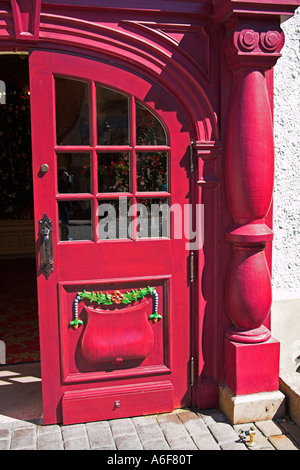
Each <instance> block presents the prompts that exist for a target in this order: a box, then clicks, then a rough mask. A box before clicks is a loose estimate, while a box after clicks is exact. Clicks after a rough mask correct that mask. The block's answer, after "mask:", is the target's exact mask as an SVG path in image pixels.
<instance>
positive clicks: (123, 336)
mask: <svg viewBox="0 0 300 470" xmlns="http://www.w3.org/2000/svg"><path fill="white" fill-rule="evenodd" d="M84 310H85V312H86V314H87V317H88V318H87V320H86V325H85V328H84V332H83V334H82V335H81V340H80V349H81V353H82V355H83V357H84V358H85V359H86V360H87V361H88V362H89V363H91V364H98V363H100V362H110V363H113V364H116V365H123V364H124V365H125V361H128V360H133V359H134V360H136V359H138V360H140V361H142V360H144V359H145V358H146V357H147V356H148V355H149V354H150V353H151V352H152V350H153V346H154V344H153V343H154V334H153V330H152V328H151V325H150V321H149V320H148V318H149V316H150V314H151V313H152V311H151V305H150V303H149V301H148V300H147V301H145V302H141V304H140V305H136V306H130V307H129V306H127V307H125V308H122V309H113V310H112V311H111V310H109V311H106V310H102V309H98V308H96V309H95V308H93V307H87V306H86V307H84Z"/></svg>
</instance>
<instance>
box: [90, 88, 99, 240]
mask: <svg viewBox="0 0 300 470" xmlns="http://www.w3.org/2000/svg"><path fill="white" fill-rule="evenodd" d="M90 103H91V105H90V143H91V145H92V148H93V150H92V155H91V157H92V158H91V192H92V194H93V196H94V197H93V200H92V202H91V214H92V215H91V218H92V233H93V240H94V242H97V241H98V240H99V239H98V233H97V207H98V203H97V200H96V198H95V196H96V194H97V193H98V158H97V152H96V146H97V99H96V85H95V82H94V81H92V82H91V84H90Z"/></svg>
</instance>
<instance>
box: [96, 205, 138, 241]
mask: <svg viewBox="0 0 300 470" xmlns="http://www.w3.org/2000/svg"><path fill="white" fill-rule="evenodd" d="M130 203H131V200H130V199H127V197H120V198H119V199H111V200H109V199H103V200H101V201H99V203H98V212H97V215H98V226H97V233H98V237H99V239H100V240H114V239H122V238H123V239H124V238H131V235H130V222H131V217H130V216H129V214H128V210H129V206H130Z"/></svg>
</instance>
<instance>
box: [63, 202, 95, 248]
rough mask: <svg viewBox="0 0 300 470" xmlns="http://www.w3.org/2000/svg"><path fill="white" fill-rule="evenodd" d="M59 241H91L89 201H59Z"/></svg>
mask: <svg viewBox="0 0 300 470" xmlns="http://www.w3.org/2000/svg"><path fill="white" fill-rule="evenodd" d="M58 214H59V239H60V240H61V241H62V240H68V241H72V240H92V222H91V201H59V202H58Z"/></svg>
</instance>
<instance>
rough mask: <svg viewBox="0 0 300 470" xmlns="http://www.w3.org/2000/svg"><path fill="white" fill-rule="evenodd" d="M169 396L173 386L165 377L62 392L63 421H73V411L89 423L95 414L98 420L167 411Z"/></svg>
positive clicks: (170, 401) (170, 396) (169, 403)
mask: <svg viewBox="0 0 300 470" xmlns="http://www.w3.org/2000/svg"><path fill="white" fill-rule="evenodd" d="M172 396H173V386H172V384H171V382H170V381H168V380H164V381H160V382H156V383H153V382H152V383H151V382H145V383H141V384H138V385H137V386H132V385H127V386H124V385H118V386H117V387H116V388H114V387H113V388H110V387H106V388H104V387H103V388H98V389H97V388H96V389H93V390H90V389H85V390H81V391H75V392H65V393H64V395H63V399H62V409H63V417H64V423H65V424H73V422H74V414H79V415H80V416H82V420H83V421H84V422H88V421H93V420H94V416H95V415H97V416H99V418H98V419H99V420H102V419H105V420H106V419H117V418H125V417H127V416H141V415H145V414H155V413H161V412H168V411H169V412H170V411H173V408H174V403H173V400H172Z"/></svg>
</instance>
